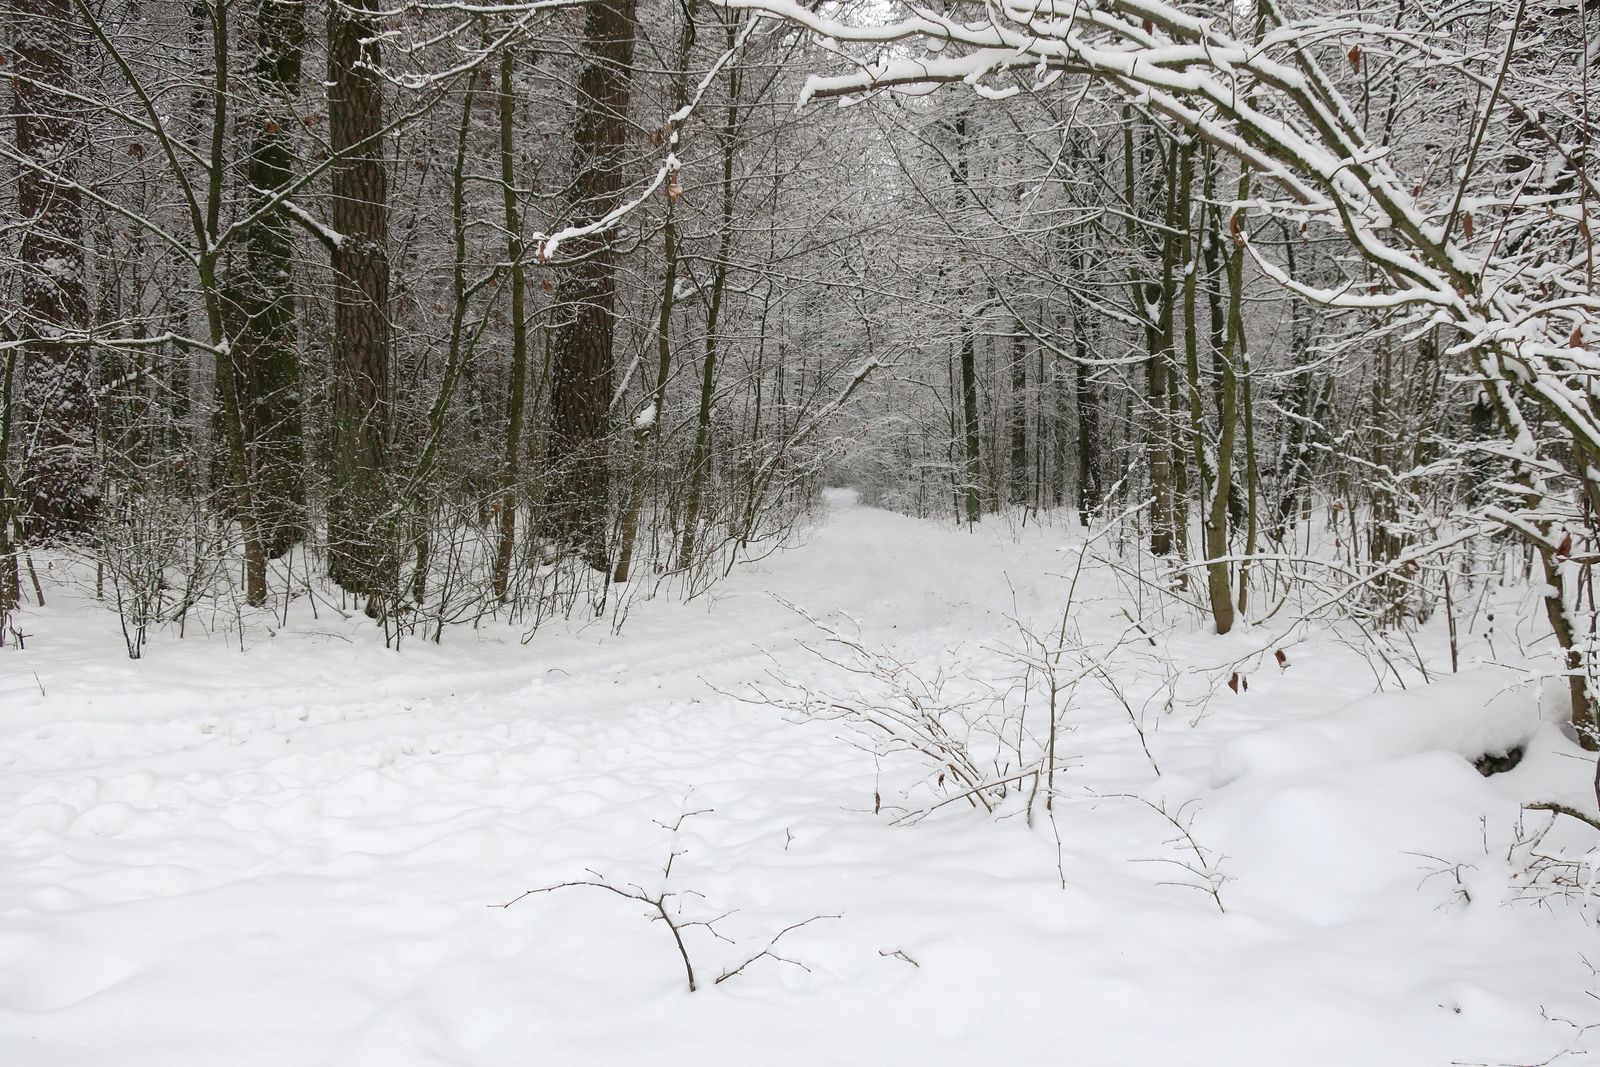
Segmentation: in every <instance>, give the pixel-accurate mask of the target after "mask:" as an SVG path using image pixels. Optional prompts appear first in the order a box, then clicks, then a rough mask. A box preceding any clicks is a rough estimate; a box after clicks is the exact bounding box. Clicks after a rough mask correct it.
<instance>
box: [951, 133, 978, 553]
mask: <svg viewBox="0 0 1600 1067" xmlns="http://www.w3.org/2000/svg"><path fill="white" fill-rule="evenodd" d="M955 135H956V168H955V174H954V178H955V182H956V204H957V206H958V207H959V208H960V209H961V210H962V211H965V209H966V206H967V202H968V200H969V199H970V197H971V189H970V185H969V177H968V160H967V150H968V145H967V113H966V111H965V110H962V111H960V112H958V113H957V114H956V121H955ZM957 299H958V300H959V301H960V302H961V304H962V306H961V308H960V309H959V313H960V315H961V444H962V451H961V460H962V464H961V473H962V480H963V482H964V483H965V484H964V486H963V496H964V500H965V511H966V520H967V522H968V523H974V522H977V521H978V520H979V519H980V518H982V517H983V498H982V491H983V489H982V467H981V460H982V456H981V454H980V450H981V448H982V438H981V435H980V434H979V431H978V353H977V341H976V338H975V337H974V325H973V322H972V309H971V308H970V307H968V306H967V305H968V303H969V302H970V300H971V290H970V289H969V288H968V287H966V286H965V284H963V286H962V288H961V289H960V290H959V291H958V296H957Z"/></svg>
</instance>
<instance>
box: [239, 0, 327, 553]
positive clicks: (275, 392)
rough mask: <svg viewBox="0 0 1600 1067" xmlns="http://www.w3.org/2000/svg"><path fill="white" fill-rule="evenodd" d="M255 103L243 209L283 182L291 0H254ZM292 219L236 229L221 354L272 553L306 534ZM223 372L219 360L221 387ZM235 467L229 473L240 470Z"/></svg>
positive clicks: (300, 37)
mask: <svg viewBox="0 0 1600 1067" xmlns="http://www.w3.org/2000/svg"><path fill="white" fill-rule="evenodd" d="M255 10H256V12H257V14H256V54H255V63H254V76H255V86H254V88H255V91H256V93H257V94H258V100H257V103H256V106H254V107H251V108H247V109H246V112H245V114H246V121H247V122H248V123H249V128H250V156H249V161H248V163H247V165H246V180H247V182H248V183H249V185H250V187H251V194H250V204H249V208H250V210H257V209H259V207H260V206H261V204H262V203H263V202H264V201H266V200H267V199H269V198H270V197H272V196H273V195H274V194H275V193H277V192H278V191H279V190H281V189H283V188H284V187H286V186H287V185H288V184H289V181H290V177H291V167H292V164H293V161H294V155H293V152H292V150H291V142H290V139H289V132H288V131H289V129H290V124H291V123H292V122H293V121H294V106H293V104H294V97H295V93H296V92H297V91H298V89H299V84H300V60H301V50H302V47H303V45H304V42H305V21H304V9H303V6H302V5H301V4H299V3H263V4H260V5H258V6H257V7H256V9H255ZM292 226H293V223H292V222H291V221H290V220H289V218H288V217H287V216H286V215H285V214H284V213H282V212H280V211H269V212H267V213H266V214H264V215H262V216H261V217H260V218H258V219H256V220H255V221H253V222H251V223H250V224H249V225H248V226H247V227H246V229H245V233H244V238H243V239H244V246H245V251H244V266H243V269H242V270H236V271H235V272H234V274H233V276H232V277H231V278H230V279H229V283H228V285H227V287H226V295H227V304H228V319H229V320H230V321H229V329H228V332H229V336H230V339H231V345H230V352H229V359H228V360H225V361H224V362H228V363H231V364H232V367H233V370H234V383H233V387H234V388H235V389H236V390H237V391H238V394H239V397H238V403H239V409H240V413H241V415H242V417H243V420H244V435H245V443H246V454H247V458H248V460H249V461H250V464H251V466H252V468H253V469H252V470H251V471H248V472H242V473H243V476H245V477H249V478H250V479H251V480H252V482H253V484H254V488H255V502H256V509H257V513H258V514H257V522H258V524H259V527H260V532H261V538H262V542H263V547H264V548H265V550H266V553H267V555H268V556H269V557H271V558H274V559H276V558H277V557H279V556H281V555H283V554H284V553H285V552H287V551H288V550H289V548H290V546H292V545H293V544H294V543H295V542H296V541H298V540H300V538H301V537H303V536H304V534H305V524H306V515H305V508H306V483H305V441H304V430H303V427H302V421H301V417H300V362H299V351H298V346H297V344H296V341H297V336H296V323H295V296H294V278H293V256H294V238H293V230H292ZM221 382H222V379H221V377H220V368H219V388H220V387H222V386H221ZM240 475H241V472H234V473H233V474H232V475H231V476H232V477H239V476H240Z"/></svg>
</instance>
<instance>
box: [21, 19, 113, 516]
mask: <svg viewBox="0 0 1600 1067" xmlns="http://www.w3.org/2000/svg"><path fill="white" fill-rule="evenodd" d="M10 8H11V19H10V22H11V26H10V29H11V37H12V41H13V47H14V50H15V55H16V63H15V65H14V66H13V68H12V70H11V84H12V87H13V91H14V93H15V99H16V132H17V153H18V155H20V156H21V157H22V159H23V160H25V161H26V162H24V163H22V164H20V165H19V166H18V168H17V171H18V173H17V213H18V215H19V217H20V218H21V220H22V221H23V223H24V226H23V231H22V241H21V246H20V249H19V251H20V259H21V271H20V278H19V283H18V297H19V307H18V310H19V311H20V313H21V314H20V316H19V318H20V327H19V329H18V333H19V335H20V337H21V339H22V341H23V350H22V352H23V356H22V375H21V378H22V380H21V383H20V386H19V388H18V396H17V408H18V410H20V411H22V412H25V413H26V414H27V416H28V418H29V419H30V422H31V423H32V424H33V425H31V426H30V427H29V436H30V438H31V447H30V448H29V449H28V450H27V454H26V455H25V456H24V460H23V468H22V472H21V477H19V478H18V480H17V496H18V500H19V503H20V506H21V510H22V518H23V521H24V523H25V526H26V530H27V534H28V536H30V537H33V538H63V539H68V540H82V539H84V538H86V537H87V536H88V535H89V533H90V531H91V529H92V527H93V525H94V521H95V517H96V514H97V511H98V507H99V490H98V486H97V484H96V473H95V467H96V464H95V425H96V403H95V396H94V383H93V374H94V360H93V350H92V349H91V348H90V347H89V346H88V345H86V344H83V343H82V342H81V340H78V339H76V338H74V337H73V336H72V335H74V334H80V335H81V334H82V333H83V332H84V331H85V330H86V329H87V327H88V324H89V294H88V288H87V284H86V282H85V278H86V276H87V274H86V269H85V263H84V259H85V255H86V250H85V248H84V243H83V197H82V193H81V191H80V189H79V186H78V181H79V170H80V168H81V166H82V160H83V156H84V152H85V148H86V146H85V144H84V131H83V126H82V123H81V121H80V120H79V119H78V117H77V115H76V111H77V108H78V105H76V104H75V103H73V102H72V101H71V100H70V99H68V97H67V96H65V95H64V92H65V91H67V90H74V89H76V87H77V73H76V69H75V67H76V64H75V63H74V56H75V55H76V54H77V52H78V50H79V47H80V46H79V40H78V37H79V21H78V17H77V14H76V13H75V11H74V9H73V6H72V4H71V2H70V0H14V2H13V3H12V4H11V5H10Z"/></svg>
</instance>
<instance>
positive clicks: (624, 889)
mask: <svg viewBox="0 0 1600 1067" xmlns="http://www.w3.org/2000/svg"><path fill="white" fill-rule="evenodd" d="M713 810H714V809H712V808H701V809H697V810H695V811H685V812H683V813H682V814H680V815H679V816H678V818H677V819H676V820H674V821H673V822H672V823H671V824H670V825H669V824H667V823H664V822H660V821H657V823H656V825H657V826H660V827H661V828H662V829H664V830H667V831H669V832H670V833H672V834H673V835H674V837H676V835H677V833H678V831H679V830H680V829H681V828H682V827H683V824H684V821H685V820H686V819H691V818H693V817H694V816H696V815H707V814H709V813H710V812H712V811H713ZM683 854H684V850H683V849H679V848H677V847H676V846H674V847H673V848H672V849H670V850H669V852H668V854H667V862H666V863H665V864H663V865H662V868H661V880H662V883H663V888H661V889H660V890H658V891H657V892H655V893H654V894H652V893H650V892H649V891H648V890H646V889H645V888H644V887H643V886H640V885H638V884H636V883H633V882H627V883H624V884H621V885H619V884H617V883H615V882H612V881H610V880H609V879H607V878H605V877H603V876H602V875H601V874H600V873H599V872H598V871H596V870H594V869H593V868H588V871H589V873H590V874H591V875H593V876H594V877H592V878H575V879H572V880H571V881H566V882H557V883H556V884H555V885H547V886H542V887H540V888H538V889H529V890H525V891H524V892H522V893H519V894H518V895H517V896H515V897H513V898H511V899H510V900H508V901H506V902H505V903H504V904H490V905H489V907H491V908H501V909H504V908H509V907H511V905H513V904H516V903H517V902H519V901H522V900H526V899H527V898H529V897H531V896H537V895H539V894H542V893H554V892H555V891H556V890H558V889H577V888H588V889H603V890H605V891H606V892H607V893H611V894H614V895H615V896H619V897H622V898H623V899H624V900H636V901H638V902H639V903H641V904H644V905H646V906H648V907H649V908H650V909H651V911H652V912H653V913H654V914H652V915H651V916H650V918H651V920H652V921H655V920H657V919H659V920H660V921H661V922H664V923H666V924H667V929H668V930H669V931H671V933H672V943H673V944H674V945H675V946H676V947H677V949H678V958H679V959H681V960H683V973H684V977H685V978H686V979H687V980H688V983H689V992H691V993H693V992H696V991H697V990H698V989H699V988H700V986H699V983H698V981H697V980H696V979H695V974H694V962H693V961H692V960H691V959H690V958H689V946H688V943H687V942H685V941H684V937H683V934H684V931H685V930H689V929H692V928H693V927H696V926H698V927H701V928H703V929H704V930H706V932H708V933H709V934H711V936H712V937H715V938H716V939H717V940H719V941H727V942H729V943H730V944H731V943H732V939H731V938H728V937H725V936H724V935H723V934H722V933H720V932H719V931H718V930H717V927H716V924H717V923H718V922H721V921H722V920H723V919H726V918H727V917H728V916H730V915H732V914H733V912H732V911H725V912H723V913H722V914H720V915H716V916H713V917H712V918H709V919H685V918H684V916H683V911H682V909H681V908H673V907H669V902H671V901H672V900H673V899H674V898H675V897H685V896H692V897H700V898H701V899H704V894H702V893H697V892H695V891H693V890H671V891H669V890H668V889H666V888H665V883H666V882H667V880H668V879H670V878H671V877H672V865H673V863H674V861H676V860H677V858H678V857H679V856H681V855H683ZM674 912H676V914H674ZM837 918H840V916H838V915H813V916H811V918H809V919H803V920H801V921H800V922H796V923H790V924H789V925H788V926H785V927H784V928H783V929H782V930H779V931H778V932H777V933H776V934H774V935H773V936H772V938H771V939H770V940H769V941H768V942H767V943H766V946H765V947H764V948H762V950H761V951H760V952H757V953H756V954H755V955H753V956H751V957H749V958H748V959H746V960H745V961H744V962H743V963H740V964H739V965H738V966H736V967H730V968H727V969H725V970H723V972H722V973H721V974H719V975H718V976H717V977H716V980H715V981H713V982H712V984H713V985H721V984H722V983H723V982H725V981H727V980H728V979H729V978H732V977H734V976H735V975H737V974H740V973H741V972H743V971H744V969H745V968H746V967H749V966H750V965H751V964H753V963H755V962H756V961H757V960H761V959H772V960H776V961H778V962H779V963H788V964H792V965H793V966H796V967H799V968H800V969H801V970H802V971H807V972H809V971H810V970H811V968H809V967H807V966H806V965H805V964H803V963H801V962H800V961H799V960H794V959H790V958H789V957H787V956H780V955H779V954H778V953H776V952H774V951H773V949H774V948H775V947H776V946H777V944H778V942H779V941H781V940H782V939H783V937H784V936H785V935H786V934H789V933H792V932H793V931H795V930H798V929H800V928H801V927H802V926H809V925H810V924H811V923H814V922H817V921H818V920H821V919H837Z"/></svg>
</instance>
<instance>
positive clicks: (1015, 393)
mask: <svg viewBox="0 0 1600 1067" xmlns="http://www.w3.org/2000/svg"><path fill="white" fill-rule="evenodd" d="M1016 330H1017V332H1016V333H1015V334H1013V335H1012V338H1011V425H1010V432H1011V471H1010V478H1009V479H1008V481H1009V483H1010V484H1009V485H1008V486H1007V489H1008V490H1009V491H1010V496H1011V503H1012V504H1027V502H1028V497H1029V495H1030V494H1031V493H1032V491H1033V490H1032V487H1031V486H1030V485H1029V484H1028V474H1029V471H1028V350H1027V335H1026V334H1025V333H1024V332H1023V329H1022V323H1020V322H1018V323H1016Z"/></svg>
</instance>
